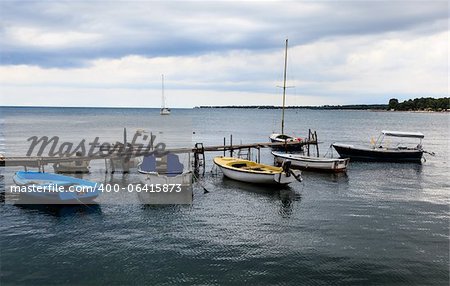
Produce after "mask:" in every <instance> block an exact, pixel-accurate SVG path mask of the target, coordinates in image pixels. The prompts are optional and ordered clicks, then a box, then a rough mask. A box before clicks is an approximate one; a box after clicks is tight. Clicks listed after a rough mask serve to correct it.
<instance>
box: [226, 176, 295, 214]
mask: <svg viewBox="0 0 450 286" xmlns="http://www.w3.org/2000/svg"><path fill="white" fill-rule="evenodd" d="M222 187H223V188H224V189H234V190H235V189H238V190H242V191H245V192H249V193H254V194H258V195H263V196H266V197H270V198H272V199H274V200H277V201H279V203H280V208H279V210H278V214H279V215H281V216H282V217H289V216H290V215H291V214H292V213H293V209H294V205H295V204H297V203H299V202H300V201H301V199H302V196H301V194H300V193H299V192H298V191H296V190H295V189H294V188H292V187H290V186H288V185H284V186H280V185H255V184H248V183H243V182H239V181H235V180H233V179H230V178H227V177H223V180H222Z"/></svg>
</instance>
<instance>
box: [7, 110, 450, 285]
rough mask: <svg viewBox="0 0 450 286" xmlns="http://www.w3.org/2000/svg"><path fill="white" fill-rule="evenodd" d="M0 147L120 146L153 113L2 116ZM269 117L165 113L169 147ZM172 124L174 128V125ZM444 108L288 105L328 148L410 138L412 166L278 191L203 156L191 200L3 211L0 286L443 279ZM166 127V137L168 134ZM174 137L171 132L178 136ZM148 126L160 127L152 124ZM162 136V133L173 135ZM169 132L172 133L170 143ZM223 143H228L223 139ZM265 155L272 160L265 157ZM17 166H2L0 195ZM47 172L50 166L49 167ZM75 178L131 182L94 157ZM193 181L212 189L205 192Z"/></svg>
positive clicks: (366, 168)
mask: <svg viewBox="0 0 450 286" xmlns="http://www.w3.org/2000/svg"><path fill="white" fill-rule="evenodd" d="M0 112H1V125H2V129H1V132H2V136H3V138H2V140H1V141H0V144H1V146H0V147H1V148H2V149H3V151H4V152H6V153H7V154H13V155H23V154H24V152H25V150H26V149H27V148H28V142H27V141H26V139H27V138H28V137H30V136H32V135H47V136H53V135H58V136H60V137H62V138H64V139H65V140H69V141H70V140H72V141H73V142H78V141H79V140H80V139H81V138H86V139H89V140H90V139H92V138H94V137H96V136H99V137H100V138H101V139H102V140H103V141H109V142H112V141H114V140H122V136H123V135H122V134H123V128H124V127H126V128H127V130H128V131H129V133H132V132H133V131H134V130H135V129H138V128H144V129H148V130H156V129H158V128H161V124H163V123H161V122H160V121H159V120H160V119H156V118H159V115H158V112H159V111H158V110H156V109H155V110H145V109H70V108H68V109H50V108H3V109H1V110H0ZM279 117H280V111H279V110H240V109H227V110H218V109H193V110H174V111H173V113H172V115H170V118H171V119H167V120H168V122H169V121H171V122H175V123H177V122H184V124H185V125H183V127H182V128H180V127H177V126H176V125H173V126H172V125H170V124H167V125H168V126H169V127H167V126H166V129H165V132H166V133H165V134H166V135H167V134H169V135H167V136H169V137H170V140H174V138H175V139H176V138H179V141H178V143H180V144H181V145H182V144H190V145H193V143H195V142H203V143H204V144H205V145H220V144H223V137H227V138H229V135H230V134H233V143H234V144H238V143H240V142H242V143H250V142H264V141H267V137H268V135H269V134H270V133H271V132H272V131H276V130H278V126H279ZM177 120H178V121H177ZM449 120H450V116H449V115H448V114H418V113H388V112H367V111H311V110H299V111H295V110H288V111H287V118H286V126H287V130H288V131H289V132H290V133H294V134H296V135H298V136H305V134H307V130H308V128H311V129H314V130H317V132H318V134H319V140H320V141H321V142H323V143H322V144H321V147H320V151H321V153H322V154H325V153H326V152H327V151H328V152H329V150H328V147H329V145H330V144H331V143H333V142H336V141H340V142H347V143H351V144H357V143H364V144H368V143H369V142H370V138H371V136H377V135H378V133H379V131H380V130H382V129H392V130H403V131H421V132H423V133H424V134H425V136H426V137H425V140H424V146H425V149H426V150H428V151H432V152H435V153H436V156H435V157H432V156H429V155H427V156H426V162H424V163H423V164H422V165H418V164H393V163H357V162H351V165H350V168H349V170H348V172H347V174H339V175H331V174H317V173H311V172H303V177H304V181H303V182H302V183H299V182H295V183H293V184H291V185H290V187H288V188H285V189H278V190H275V189H272V188H270V187H269V188H267V187H261V186H254V185H248V184H244V183H239V182H235V181H232V180H229V179H226V178H223V177H222V175H221V174H220V172H218V171H217V170H216V169H215V168H213V166H212V161H211V159H212V157H213V156H214V155H220V154H208V155H207V166H206V174H205V176H204V177H203V178H201V181H200V184H199V183H196V184H194V202H193V204H192V205H191V206H144V205H140V204H138V203H137V201H136V203H126V204H124V203H123V202H122V201H120V200H121V198H120V197H114V198H115V199H116V200H117V201H111V199H106V198H101V197H100V198H99V199H98V201H99V204H98V205H94V206H89V207H81V206H78V207H59V208H49V207H24V206H22V207H19V206H16V205H11V204H8V203H6V204H4V205H2V206H0V214H1V220H0V263H1V264H0V266H1V273H0V275H1V276H0V284H2V285H3V284H5V285H8V284H28V285H50V284H63V283H65V284H77V285H85V284H92V285H99V284H116V285H123V284H141V285H142V284H147V285H155V284H159V285H179V284H182V285H193V284H194V285H223V284H228V285H242V284H248V285H332V284H333V285H448V281H449V268H448V267H449V266H448V265H449V201H450V199H449V196H450V191H449V188H450V185H449V183H448V173H449V145H448V144H449V140H450V138H449ZM168 129H170V130H168ZM180 129H181V130H180ZM158 130H159V129H158ZM171 131H172V133H171ZM170 134H171V135H170ZM227 141H229V139H227ZM261 156H262V161H263V162H265V163H272V162H273V158H272V157H271V155H270V153H269V151H268V150H263V151H262V153H261ZM16 170H18V169H17V168H8V169H2V170H1V172H2V177H1V179H2V180H3V184H4V188H7V187H8V186H9V185H10V184H11V183H12V181H11V178H12V175H13V173H14V171H16ZM47 171H51V167H48V168H47ZM91 171H92V172H91V174H89V175H86V176H85V177H84V178H86V179H89V180H93V181H96V182H110V181H113V182H118V183H120V184H128V183H134V182H137V181H139V175H138V174H137V173H136V172H135V171H134V172H132V173H130V174H126V175H123V174H120V173H116V174H114V175H111V174H105V166H104V163H103V162H93V163H92V169H91ZM203 187H205V188H207V189H208V190H209V193H207V194H204V192H203Z"/></svg>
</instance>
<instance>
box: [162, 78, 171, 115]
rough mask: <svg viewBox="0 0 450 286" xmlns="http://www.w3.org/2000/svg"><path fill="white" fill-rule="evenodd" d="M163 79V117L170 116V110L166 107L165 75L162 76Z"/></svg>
mask: <svg viewBox="0 0 450 286" xmlns="http://www.w3.org/2000/svg"><path fill="white" fill-rule="evenodd" d="M161 78H162V104H161V110H160V112H159V113H160V114H161V115H170V109H169V108H168V107H166V97H165V96H164V75H161Z"/></svg>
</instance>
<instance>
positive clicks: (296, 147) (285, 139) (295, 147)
mask: <svg viewBox="0 0 450 286" xmlns="http://www.w3.org/2000/svg"><path fill="white" fill-rule="evenodd" d="M287 49H288V39H286V48H285V53H284V76H283V108H282V113H281V134H280V133H273V134H272V135H270V137H269V139H270V141H271V142H272V143H290V144H289V145H286V146H277V147H272V149H274V150H286V149H288V150H289V151H300V150H302V146H303V144H302V142H301V141H302V139H301V138H297V137H294V136H289V135H286V134H284V108H285V104H286V70H287ZM295 143H298V144H295Z"/></svg>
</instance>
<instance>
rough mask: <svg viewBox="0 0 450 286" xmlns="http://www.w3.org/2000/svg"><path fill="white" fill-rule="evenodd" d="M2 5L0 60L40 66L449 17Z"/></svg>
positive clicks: (438, 13)
mask: <svg viewBox="0 0 450 286" xmlns="http://www.w3.org/2000/svg"><path fill="white" fill-rule="evenodd" d="M0 5H1V7H0V8H1V10H2V11H3V12H2V22H1V30H0V45H1V51H0V56H1V59H0V60H1V61H0V64H2V65H16V64H27V65H38V66H42V67H74V66H83V65H87V64H89V61H91V60H93V59H97V58H120V57H124V56H127V55H143V56H148V57H158V56H169V55H170V56H174V55H201V54H206V53H214V52H225V51H228V50H271V49H279V48H280V43H281V42H282V40H283V39H284V38H285V37H287V36H288V37H289V38H290V40H291V43H292V45H301V44H308V43H312V42H315V41H319V40H321V39H324V38H329V37H336V36H351V35H369V34H378V33H387V32H395V31H411V32H420V31H422V32H424V33H431V32H432V33H436V32H438V31H442V30H445V29H447V25H446V21H442V19H447V18H448V2H446V1H442V2H425V1H424V2H414V1H408V2H404V1H399V2H384V1H381V2H380V1H376V2H369V1H352V2H283V3H273V2H268V3H267V2H245V3H238V2H232V3H230V2H153V1H149V2H147V1H143V2H140V1H136V2H129V1H127V2H107V1H100V2H89V1H83V2H79V1H77V2H69V1H67V2H56V1H48V2H47V1H41V2H32V1H27V2H14V1H13V2H9V1H8V2H1V4H0ZM440 20H441V21H440ZM421 27H422V28H421ZM30 28H32V29H33V30H29V29H30ZM27 29H28V30H27ZM84 35H86V37H85V36H84ZM64 36H67V39H66V42H62V41H63V40H64ZM55 38H57V39H55Z"/></svg>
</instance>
